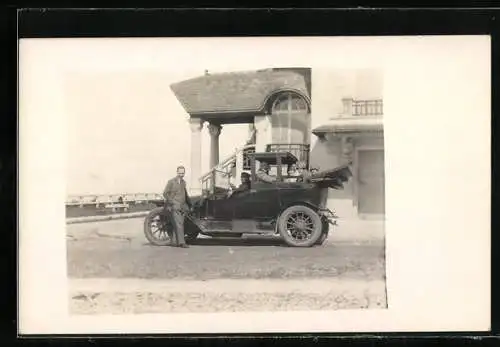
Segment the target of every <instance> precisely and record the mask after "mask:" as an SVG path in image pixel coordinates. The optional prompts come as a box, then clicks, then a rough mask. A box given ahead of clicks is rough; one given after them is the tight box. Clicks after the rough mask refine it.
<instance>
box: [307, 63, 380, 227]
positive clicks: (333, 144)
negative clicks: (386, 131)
mask: <svg viewBox="0 0 500 347" xmlns="http://www.w3.org/2000/svg"><path fill="white" fill-rule="evenodd" d="M312 81H313V83H312V95H311V99H312V108H311V110H312V114H311V123H312V124H311V126H312V128H313V129H314V128H316V127H318V126H320V125H323V124H325V123H329V122H331V121H332V118H337V117H340V116H342V112H343V108H344V106H343V103H342V99H343V98H353V99H359V100H367V99H383V71H381V70H378V69H370V68H366V69H320V68H318V69H313V70H312ZM383 145H384V144H383V135H371V134H359V135H357V136H356V138H355V141H354V151H356V150H359V149H362V148H381V149H383V148H384V147H383ZM353 157H354V156H353ZM342 160H343V159H342V152H341V142H340V138H339V137H333V136H328V137H327V139H326V140H321V139H319V138H318V137H316V136H313V138H312V139H311V164H312V165H314V166H318V167H319V169H320V170H326V169H332V168H335V167H337V166H339V165H342V164H343V163H344V162H343V161H342ZM353 160H354V158H353ZM357 164H358V163H357V162H354V163H353V166H352V170H353V177H352V178H351V180H349V182H348V183H347V184H345V186H344V189H343V190H333V189H330V190H329V194H328V206H329V208H332V209H333V210H335V211H336V213H337V214H338V215H339V217H341V218H358V217H359V215H358V212H357V202H358V201H357V196H356V195H357V185H358V182H357V179H358V175H357V172H356V171H357V169H358V167H357Z"/></svg>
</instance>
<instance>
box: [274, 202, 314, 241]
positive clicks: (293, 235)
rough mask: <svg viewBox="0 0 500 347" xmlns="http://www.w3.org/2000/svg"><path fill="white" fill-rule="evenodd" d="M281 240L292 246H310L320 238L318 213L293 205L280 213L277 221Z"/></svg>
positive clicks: (305, 207)
mask: <svg viewBox="0 0 500 347" xmlns="http://www.w3.org/2000/svg"><path fill="white" fill-rule="evenodd" d="M278 227H279V232H280V235H281V237H282V238H283V240H284V241H285V242H286V243H287V244H288V245H289V246H292V247H311V246H313V245H314V244H315V243H316V242H318V240H319V239H320V237H321V235H322V231H323V225H322V221H321V218H320V217H319V215H318V214H317V213H316V212H315V211H314V210H313V209H311V208H309V207H307V206H303V205H294V206H290V207H289V208H287V209H286V210H285V211H283V213H282V214H281V216H280V218H279V221H278Z"/></svg>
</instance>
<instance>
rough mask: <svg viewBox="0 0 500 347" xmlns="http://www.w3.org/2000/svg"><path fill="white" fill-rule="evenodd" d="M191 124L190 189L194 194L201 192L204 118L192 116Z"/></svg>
mask: <svg viewBox="0 0 500 347" xmlns="http://www.w3.org/2000/svg"><path fill="white" fill-rule="evenodd" d="M189 126H190V128H191V168H190V169H191V176H190V177H191V179H190V181H191V182H190V187H189V188H190V191H191V192H192V193H194V194H199V193H200V192H201V182H200V176H201V129H202V128H203V120H202V119H199V118H190V119H189Z"/></svg>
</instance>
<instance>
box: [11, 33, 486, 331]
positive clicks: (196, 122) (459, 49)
mask: <svg viewBox="0 0 500 347" xmlns="http://www.w3.org/2000/svg"><path fill="white" fill-rule="evenodd" d="M489 44H490V41H489V38H488V37H485V36H468V37H465V36H449V37H439V36H428V37H415V36H406V37H248V38H217V37H214V38H120V39H118V38H93V39H91V38H71V39H70V38H67V39H63V38H60V39H36V38H35V39H22V40H20V43H19V85H20V87H19V88H20V93H19V129H20V150H19V162H20V169H19V172H20V176H19V181H20V188H19V206H20V219H19V250H20V252H19V253H20V256H19V264H20V265H19V283H20V286H19V287H20V292H19V298H20V299H19V317H20V318H19V321H20V331H21V332H23V333H28V334H29V333H37V334H46V333H51V334H57V333H62V334H102V333H105V334H106V333H107V334H116V333H119V334H157V333H171V334H186V333H187V334H192V333H209V334H215V333H286V332H290V333H301V332H318V333H319V332H360V333H361V332H365V333H366V332H381V331H386V332H401V331H403V332H409V331H422V330H431V331H444V330H453V331H464V330H469V331H472V330H481V329H485V328H488V324H489V313H490V312H489V305H490V280H489V274H490V265H489V264H490V239H489V237H490V227H489V220H490V205H489V194H490V185H489V180H488V179H483V177H485V178H488V177H489V175H490V164H489V158H490V156H489V141H490V140H489V139H490V137H489V133H490V116H491V113H490V102H491V98H490V51H489V50H490V48H489ZM471 182H473V184H471ZM464 255H466V256H464ZM47 317H52V319H47Z"/></svg>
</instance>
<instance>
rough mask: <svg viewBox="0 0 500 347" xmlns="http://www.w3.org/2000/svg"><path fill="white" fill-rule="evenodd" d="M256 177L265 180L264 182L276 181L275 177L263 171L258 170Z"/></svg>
mask: <svg viewBox="0 0 500 347" xmlns="http://www.w3.org/2000/svg"><path fill="white" fill-rule="evenodd" d="M257 177H258V178H259V179H260V180H261V181H263V182H266V183H273V182H276V177H273V176H270V175H268V174H266V173H264V172H258V173H257Z"/></svg>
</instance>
